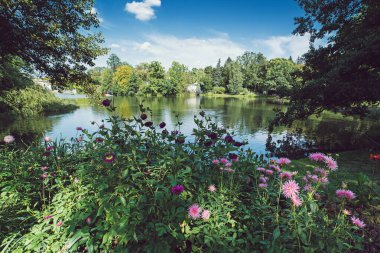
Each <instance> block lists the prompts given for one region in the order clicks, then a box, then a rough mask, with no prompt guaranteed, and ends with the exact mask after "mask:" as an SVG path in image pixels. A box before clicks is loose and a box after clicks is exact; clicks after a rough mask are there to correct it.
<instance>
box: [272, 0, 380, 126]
mask: <svg viewBox="0 0 380 253" xmlns="http://www.w3.org/2000/svg"><path fill="white" fill-rule="evenodd" d="M297 2H298V3H299V4H300V6H301V7H302V8H303V9H304V10H305V16H304V17H300V18H296V24H297V25H298V26H297V28H296V29H295V31H294V33H296V34H301V35H304V34H307V33H309V34H311V38H310V42H311V45H312V47H311V49H310V51H309V52H308V53H306V54H305V55H304V62H305V67H304V70H303V72H302V73H300V74H301V76H302V79H303V80H304V81H303V82H302V83H301V84H300V85H297V86H296V87H295V88H294V89H293V91H292V95H291V107H290V108H289V109H288V112H287V113H286V114H279V117H278V119H277V121H276V122H275V123H277V124H291V123H292V122H293V120H294V119H297V118H299V119H304V118H307V117H308V116H309V115H312V114H315V113H316V114H319V113H320V112H322V111H323V110H333V111H340V112H343V113H345V114H351V115H352V114H359V115H364V114H365V113H366V112H367V108H368V107H369V106H376V105H378V102H379V100H380V86H379V83H380V74H379V73H380V16H379V12H380V2H379V1H377V0H353V1H348V0H345V1H340V0H334V1H314V2H311V1H307V0H298V1H297ZM316 39H324V40H325V41H327V44H326V45H325V46H323V47H319V48H316Z"/></svg>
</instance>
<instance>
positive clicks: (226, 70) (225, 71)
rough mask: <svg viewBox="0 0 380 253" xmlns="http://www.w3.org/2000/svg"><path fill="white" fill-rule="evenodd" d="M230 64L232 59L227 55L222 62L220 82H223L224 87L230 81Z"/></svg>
mask: <svg viewBox="0 0 380 253" xmlns="http://www.w3.org/2000/svg"><path fill="white" fill-rule="evenodd" d="M231 64H232V59H231V58H230V57H228V58H227V60H226V61H225V62H224V66H223V68H222V82H223V86H224V87H227V85H228V84H229V83H230V78H231Z"/></svg>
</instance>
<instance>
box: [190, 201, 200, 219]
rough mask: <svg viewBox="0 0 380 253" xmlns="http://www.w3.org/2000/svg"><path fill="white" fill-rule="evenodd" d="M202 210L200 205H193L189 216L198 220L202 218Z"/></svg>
mask: <svg viewBox="0 0 380 253" xmlns="http://www.w3.org/2000/svg"><path fill="white" fill-rule="evenodd" d="M201 211H202V208H200V207H199V205H198V204H192V205H191V206H190V207H189V216H190V217H191V218H193V219H198V218H199V217H200V216H201Z"/></svg>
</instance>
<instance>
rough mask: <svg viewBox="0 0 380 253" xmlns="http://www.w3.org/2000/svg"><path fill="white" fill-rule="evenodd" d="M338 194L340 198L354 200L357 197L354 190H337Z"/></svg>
mask: <svg viewBox="0 0 380 253" xmlns="http://www.w3.org/2000/svg"><path fill="white" fill-rule="evenodd" d="M336 196H337V197H338V198H340V199H342V198H346V199H347V200H352V199H354V198H355V197H356V196H355V193H353V192H352V191H350V190H342V189H339V190H337V191H336Z"/></svg>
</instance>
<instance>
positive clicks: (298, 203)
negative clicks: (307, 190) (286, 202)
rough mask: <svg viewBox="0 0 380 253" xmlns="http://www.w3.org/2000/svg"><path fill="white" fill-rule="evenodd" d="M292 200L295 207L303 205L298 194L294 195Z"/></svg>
mask: <svg viewBox="0 0 380 253" xmlns="http://www.w3.org/2000/svg"><path fill="white" fill-rule="evenodd" d="M291 200H292V203H293V205H294V206H295V207H299V206H300V205H302V200H301V199H300V197H298V195H294V196H292V197H291Z"/></svg>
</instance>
